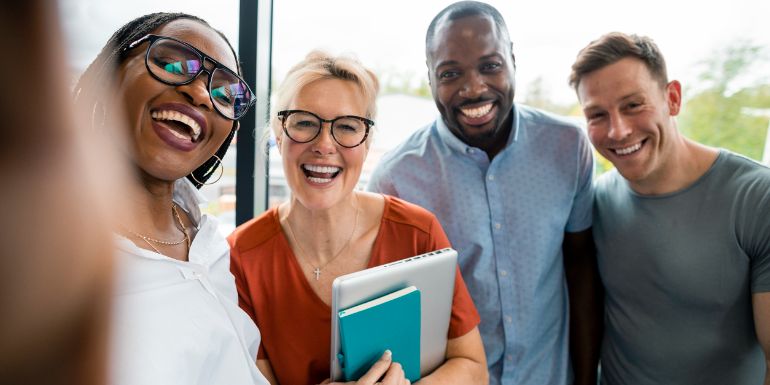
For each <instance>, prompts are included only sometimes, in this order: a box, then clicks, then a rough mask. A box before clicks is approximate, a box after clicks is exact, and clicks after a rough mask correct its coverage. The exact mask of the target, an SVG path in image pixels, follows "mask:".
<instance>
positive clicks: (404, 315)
mask: <svg viewBox="0 0 770 385" xmlns="http://www.w3.org/2000/svg"><path fill="white" fill-rule="evenodd" d="M339 317H340V319H339V321H340V322H339V324H340V347H341V350H342V353H341V354H340V357H339V358H340V362H341V364H342V371H343V373H344V374H345V380H346V381H355V380H358V379H359V378H360V377H361V376H363V375H364V374H365V373H366V372H367V371H368V370H369V368H370V367H371V366H372V364H374V363H375V362H376V361H377V360H378V359H379V358H380V356H382V353H383V352H385V350H386V349H390V351H391V352H392V353H393V362H398V363H399V364H401V366H402V367H403V368H404V375H405V376H406V378H408V379H409V380H410V381H412V382H415V381H417V380H419V379H420V291H419V290H418V289H417V288H416V287H414V286H409V287H407V288H404V289H401V290H398V291H395V292H393V293H390V294H387V295H384V296H382V297H379V298H376V299H373V300H371V301H369V302H365V303H362V304H360V305H357V306H353V307H351V308H349V309H345V310H342V311H340V312H339Z"/></svg>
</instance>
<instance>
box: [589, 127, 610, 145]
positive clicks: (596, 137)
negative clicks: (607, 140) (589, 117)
mask: <svg viewBox="0 0 770 385" xmlns="http://www.w3.org/2000/svg"><path fill="white" fill-rule="evenodd" d="M586 131H587V132H588V140H590V141H591V143H592V144H593V145H594V146H596V145H598V144H599V143H601V142H602V140H603V139H604V136H605V135H604V134H605V130H603V129H601V128H600V127H596V126H588V128H587V129H586Z"/></svg>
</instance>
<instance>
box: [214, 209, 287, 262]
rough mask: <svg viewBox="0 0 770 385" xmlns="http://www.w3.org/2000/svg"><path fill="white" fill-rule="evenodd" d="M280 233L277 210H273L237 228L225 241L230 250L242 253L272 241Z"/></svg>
mask: <svg viewBox="0 0 770 385" xmlns="http://www.w3.org/2000/svg"><path fill="white" fill-rule="evenodd" d="M282 231H283V230H282V229H281V224H280V222H279V221H278V210H277V209H275V208H273V209H270V210H268V211H266V212H264V213H262V215H260V216H258V217H256V218H254V219H252V220H250V221H248V222H246V223H244V224H242V225H240V226H238V227H237V228H236V229H235V231H233V233H232V234H230V236H229V237H227V241H228V242H229V243H230V248H232V249H233V250H235V251H237V252H239V253H244V252H247V251H249V250H252V249H254V248H257V247H259V246H261V245H263V244H265V243H267V242H269V241H271V240H273V239H274V238H275V237H276V236H278V235H279V234H281V233H282Z"/></svg>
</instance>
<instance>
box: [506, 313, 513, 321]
mask: <svg viewBox="0 0 770 385" xmlns="http://www.w3.org/2000/svg"><path fill="white" fill-rule="evenodd" d="M505 322H507V323H511V322H513V318H511V316H509V315H507V316H505Z"/></svg>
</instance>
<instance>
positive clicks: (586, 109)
mask: <svg viewBox="0 0 770 385" xmlns="http://www.w3.org/2000/svg"><path fill="white" fill-rule="evenodd" d="M637 96H641V92H639V91H634V92H631V93H629V94H626V95H624V96H621V97H620V98H618V99H617V100H618V101H619V102H625V101H627V100H628V99H632V98H634V97H637ZM596 109H599V110H603V109H604V108H603V107H601V106H598V105H596V104H587V105H586V106H585V107H583V112H589V111H591V110H596Z"/></svg>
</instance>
